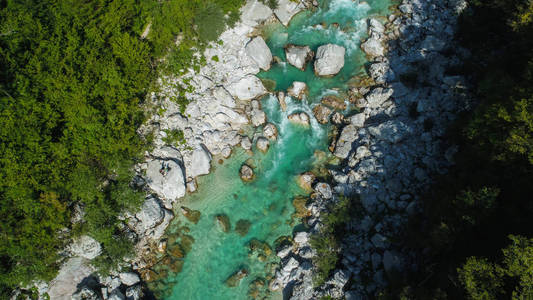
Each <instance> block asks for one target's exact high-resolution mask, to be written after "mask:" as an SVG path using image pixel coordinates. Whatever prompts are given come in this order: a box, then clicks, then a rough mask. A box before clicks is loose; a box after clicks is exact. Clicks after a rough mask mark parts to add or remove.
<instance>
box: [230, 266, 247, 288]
mask: <svg viewBox="0 0 533 300" xmlns="http://www.w3.org/2000/svg"><path fill="white" fill-rule="evenodd" d="M246 276H248V271H247V270H246V269H240V270H239V271H237V272H235V273H233V274H232V275H231V276H230V277H228V279H226V285H227V286H229V287H236V286H238V285H239V284H240V283H241V281H242V279H243V278H244V277H246Z"/></svg>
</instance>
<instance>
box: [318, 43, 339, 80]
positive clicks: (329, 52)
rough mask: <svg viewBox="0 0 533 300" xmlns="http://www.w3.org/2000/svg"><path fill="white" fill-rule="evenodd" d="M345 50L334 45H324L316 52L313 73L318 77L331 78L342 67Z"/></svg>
mask: <svg viewBox="0 0 533 300" xmlns="http://www.w3.org/2000/svg"><path fill="white" fill-rule="evenodd" d="M345 53H346V49H344V47H342V46H338V45H335V44H326V45H322V46H320V47H318V50H317V51H316V60H315V73H316V74H317V75H318V76H332V75H335V74H337V73H339V71H340V70H341V69H342V67H344V54H345Z"/></svg>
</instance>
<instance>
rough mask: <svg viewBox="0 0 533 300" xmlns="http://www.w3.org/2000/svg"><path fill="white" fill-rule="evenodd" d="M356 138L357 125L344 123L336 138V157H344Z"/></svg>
mask: <svg viewBox="0 0 533 300" xmlns="http://www.w3.org/2000/svg"><path fill="white" fill-rule="evenodd" d="M356 138H357V127H356V126H355V125H352V124H348V125H346V126H345V127H344V128H343V129H342V132H341V135H340V136H339V138H338V139H337V144H336V146H335V151H334V153H333V154H334V155H335V156H337V157H338V158H342V159H345V158H347V157H348V154H349V153H350V151H351V150H352V143H353V142H354V141H355V139H356Z"/></svg>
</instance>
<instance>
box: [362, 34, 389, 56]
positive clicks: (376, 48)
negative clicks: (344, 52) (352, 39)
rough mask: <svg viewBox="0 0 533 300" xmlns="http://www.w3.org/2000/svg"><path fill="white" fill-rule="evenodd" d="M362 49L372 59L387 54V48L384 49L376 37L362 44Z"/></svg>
mask: <svg viewBox="0 0 533 300" xmlns="http://www.w3.org/2000/svg"><path fill="white" fill-rule="evenodd" d="M361 49H363V51H364V52H365V53H366V54H367V55H369V56H371V57H378V56H383V55H384V54H385V47H383V45H382V44H381V41H380V40H379V39H378V38H376V37H374V36H371V37H370V38H369V39H368V40H366V41H365V42H364V43H362V44H361Z"/></svg>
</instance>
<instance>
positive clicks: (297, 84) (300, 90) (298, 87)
mask: <svg viewBox="0 0 533 300" xmlns="http://www.w3.org/2000/svg"><path fill="white" fill-rule="evenodd" d="M306 90H307V85H306V84H305V82H301V81H294V82H293V83H292V85H291V86H290V87H289V88H288V89H287V94H288V95H289V96H291V97H294V98H297V99H300V100H301V99H302V97H303V95H305V92H306Z"/></svg>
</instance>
